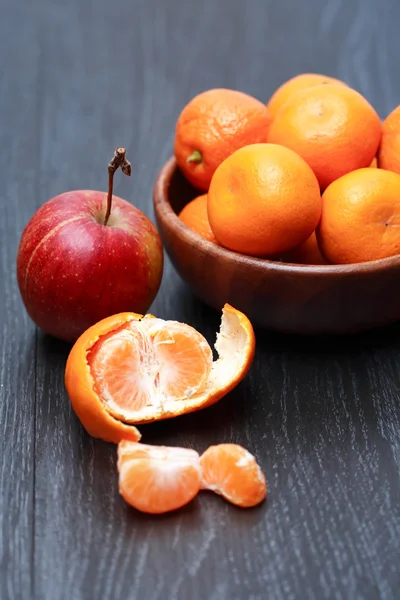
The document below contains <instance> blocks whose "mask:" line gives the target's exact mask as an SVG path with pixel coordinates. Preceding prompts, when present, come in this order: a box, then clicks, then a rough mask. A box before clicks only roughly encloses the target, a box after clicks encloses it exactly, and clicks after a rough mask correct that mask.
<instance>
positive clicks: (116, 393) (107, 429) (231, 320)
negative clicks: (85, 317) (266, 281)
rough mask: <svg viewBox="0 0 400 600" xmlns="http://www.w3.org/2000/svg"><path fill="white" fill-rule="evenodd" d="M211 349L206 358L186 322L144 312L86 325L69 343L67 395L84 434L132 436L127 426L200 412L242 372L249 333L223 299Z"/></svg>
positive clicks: (247, 361)
mask: <svg viewBox="0 0 400 600" xmlns="http://www.w3.org/2000/svg"><path fill="white" fill-rule="evenodd" d="M140 319H141V320H140ZM114 338H115V340H114ZM171 342H172V343H171ZM132 346H133V348H132ZM215 348H216V350H217V353H218V359H217V360H216V361H214V362H212V353H211V349H210V348H209V347H208V345H207V342H206V340H205V339H204V338H203V336H201V334H200V333H198V332H197V331H196V330H194V329H193V328H191V327H189V326H188V325H183V324H179V323H176V322H175V321H163V320H161V319H156V318H155V317H151V315H147V316H145V317H143V318H142V317H140V315H135V314H133V313H123V314H121V315H115V316H113V317H109V318H108V319H104V320H103V321H100V322H99V323H97V324H96V325H93V326H92V327H91V328H89V329H88V330H87V331H86V332H85V333H84V334H83V335H82V336H81V337H80V338H79V339H78V340H77V342H76V343H75V345H74V346H73V348H72V350H71V352H70V355H69V357H68V361H67V368H66V373H65V384H66V388H67V392H68V395H69V397H70V400H71V403H72V406H73V408H74V410H75V412H76V414H77V415H78V417H79V418H80V420H81V422H82V424H83V425H84V427H85V428H86V430H87V431H88V432H89V433H90V434H91V435H93V436H94V437H100V438H102V439H104V440H106V441H113V442H115V443H118V442H120V441H121V440H122V439H124V438H126V439H134V440H136V439H139V436H140V434H139V432H138V431H137V429H135V428H133V427H131V426H130V425H129V424H130V423H135V424H139V423H150V422H153V421H158V420H161V419H168V418H172V417H177V416H178V415H181V414H185V413H190V412H193V411H196V410H200V409H201V408H205V407H206V406H210V405H211V404H214V403H215V402H217V401H218V400H220V398H222V397H223V396H225V395H226V394H227V393H228V392H230V391H231V390H232V389H233V388H234V387H235V386H236V385H238V383H239V382H240V381H241V380H242V379H243V378H244V377H245V375H246V374H247V372H248V370H249V369H250V366H251V363H252V361H253V358H254V351H255V336H254V331H253V327H252V325H251V323H250V321H249V320H248V319H247V317H246V316H245V315H244V314H243V313H241V312H240V311H238V310H236V309H235V308H233V307H232V306H230V305H229V304H225V306H224V308H223V310H222V319H221V327H220V331H219V333H218V334H217V340H216V343H215ZM109 360H110V364H109ZM155 367H156V369H158V375H157V373H155V371H152V369H154V368H155ZM134 432H136V433H135V434H134ZM135 436H136V437H135Z"/></svg>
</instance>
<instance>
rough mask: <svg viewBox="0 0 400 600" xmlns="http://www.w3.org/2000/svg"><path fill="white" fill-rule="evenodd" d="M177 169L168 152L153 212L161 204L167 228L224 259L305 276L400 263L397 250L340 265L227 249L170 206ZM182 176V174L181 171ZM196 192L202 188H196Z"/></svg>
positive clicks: (375, 269)
mask: <svg viewBox="0 0 400 600" xmlns="http://www.w3.org/2000/svg"><path fill="white" fill-rule="evenodd" d="M176 170H179V167H178V164H177V162H176V159H175V157H174V156H171V157H170V158H169V159H168V160H167V161H166V162H165V163H164V164H163V166H162V167H161V169H160V170H159V172H158V174H157V177H156V180H155V183H154V189H153V203H154V209H155V211H156V213H157V205H160V206H162V208H163V212H164V215H165V216H166V217H167V218H168V219H169V221H170V225H171V228H173V229H174V230H175V231H176V232H179V234H180V235H181V236H183V237H184V238H185V239H186V241H187V242H188V243H191V244H197V245H199V244H200V245H201V246H202V248H203V249H204V250H205V251H207V250H208V251H209V252H210V254H213V255H218V256H220V257H221V258H223V259H225V260H232V261H235V262H239V263H241V264H243V265H251V266H253V267H257V268H259V269H260V268H265V269H267V270H268V271H271V270H272V271H276V272H279V273H282V274H287V275H290V274H294V273H296V274H298V275H305V276H310V275H311V276H312V275H330V276H343V275H354V273H355V272H356V273H360V274H361V273H365V274H371V273H379V272H385V271H390V270H391V269H393V268H394V267H400V254H395V255H394V256H389V257H387V258H380V259H377V260H370V261H365V262H358V263H349V264H344V265H302V264H297V263H289V262H279V261H274V260H269V259H268V258H257V257H254V256H247V255H246V254H242V253H240V252H234V251H233V250H228V249H227V248H224V247H223V246H217V245H216V244H214V243H213V242H210V241H208V240H206V239H205V238H203V237H201V236H200V235H199V234H197V233H195V232H194V231H192V230H191V229H189V227H187V226H186V225H185V224H184V223H183V222H182V221H181V220H180V218H179V216H178V215H177V214H176V212H175V211H174V209H173V208H172V206H171V203H170V201H169V198H168V194H167V193H166V191H167V189H168V186H169V182H170V180H171V178H172V175H173V173H174V172H175V171H176ZM182 176H183V177H184V175H183V174H182ZM198 192H199V195H201V194H204V193H206V192H202V191H201V190H198Z"/></svg>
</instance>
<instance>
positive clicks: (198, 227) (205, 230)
mask: <svg viewBox="0 0 400 600" xmlns="http://www.w3.org/2000/svg"><path fill="white" fill-rule="evenodd" d="M179 218H180V219H181V221H183V222H184V223H185V225H186V226H187V227H189V229H191V230H192V231H194V232H195V233H198V234H199V235H201V236H202V237H203V238H205V239H206V240H208V241H209V242H214V244H217V243H218V242H217V240H216V238H215V235H214V234H213V232H212V229H211V227H210V222H209V220H208V214H207V194H203V195H202V196H197V198H195V199H194V200H191V201H190V202H189V203H188V204H186V206H184V207H183V209H182V210H181V212H180V213H179Z"/></svg>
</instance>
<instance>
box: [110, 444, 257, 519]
mask: <svg viewBox="0 0 400 600" xmlns="http://www.w3.org/2000/svg"><path fill="white" fill-rule="evenodd" d="M118 472H119V491H120V494H121V495H122V496H123V498H124V499H125V500H126V502H128V504H130V505H131V506H133V507H134V508H136V509H137V510H140V511H142V512H146V513H153V514H158V513H165V512H169V511H171V510H175V509H177V508H180V507H181V506H184V505H185V504H187V503H188V502H190V501H191V500H192V499H193V498H194V497H195V496H197V494H198V492H199V491H200V489H208V490H211V491H214V492H216V493H217V494H220V495H222V496H223V497H224V498H225V499H226V500H228V501H229V502H231V503H232V504H236V505H237V506H241V507H251V506H255V505H256V504H259V503H260V502H262V501H263V500H264V498H265V496H266V493H267V486H266V481H265V477H264V475H263V473H262V471H261V469H260V467H259V466H258V464H257V463H256V460H255V458H254V456H252V455H251V454H250V453H249V452H248V451H247V450H245V448H242V447H241V446H238V445H236V444H219V445H218V446H211V447H210V448H208V450H206V451H205V452H204V454H203V455H202V456H201V457H200V456H199V454H198V453H197V452H196V451H195V450H191V449H188V448H173V447H166V446H148V445H145V444H138V443H136V442H129V441H126V440H123V441H122V442H120V443H119V445H118Z"/></svg>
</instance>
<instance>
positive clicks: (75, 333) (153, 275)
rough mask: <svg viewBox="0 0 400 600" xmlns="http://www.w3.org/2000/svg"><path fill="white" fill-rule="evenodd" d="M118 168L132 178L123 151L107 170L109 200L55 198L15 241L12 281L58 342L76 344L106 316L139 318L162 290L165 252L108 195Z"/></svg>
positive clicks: (141, 220)
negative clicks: (127, 314) (127, 313)
mask: <svg viewBox="0 0 400 600" xmlns="http://www.w3.org/2000/svg"><path fill="white" fill-rule="evenodd" d="M119 166H121V168H122V170H123V171H124V173H126V174H127V175H130V164H129V162H128V161H127V160H126V158H125V150H124V149H123V148H117V150H116V152H115V155H114V158H113V160H112V161H111V163H110V165H109V194H108V196H107V194H105V193H104V192H98V191H93V190H77V191H71V192H66V193H64V194H60V195H59V196H56V197H54V198H52V199H51V200H49V201H48V202H46V203H45V204H44V205H43V206H42V207H41V208H39V210H38V211H37V212H36V213H35V214H34V215H33V217H32V219H31V220H30V221H29V223H28V225H27V226H26V228H25V230H24V232H23V234H22V237H21V241H20V245H19V249H18V257H17V277H18V285H19V289H20V292H21V296H22V299H23V301H24V304H25V307H26V309H27V311H28V313H29V315H30V316H31V318H32V319H33V321H34V322H35V323H36V324H37V325H38V326H39V327H40V328H41V329H43V330H44V331H45V332H47V333H49V334H51V335H53V336H55V337H58V338H61V339H63V340H67V341H74V340H76V338H77V337H79V335H80V334H81V333H83V331H85V330H86V329H87V328H88V327H89V326H90V325H93V323H96V322H97V321H99V320H100V319H103V318H104V317H107V316H109V315H112V314H116V313H119V312H125V311H132V312H137V313H140V314H144V313H145V312H146V311H147V310H148V308H149V306H150V304H151V303H152V301H153V300H154V298H155V296H156V294H157V291H158V288H159V286H160V282H161V277H162V269H163V250H162V245H161V240H160V237H159V235H158V232H157V230H156V228H155V226H154V225H153V223H152V222H151V221H150V220H149V219H148V218H147V217H146V216H145V215H144V214H143V213H142V212H141V211H140V210H138V209H137V208H135V207H134V206H132V205H131V204H129V203H128V202H126V201H125V200H122V199H121V198H118V197H117V196H113V195H112V187H113V175H114V172H115V171H116V169H117V168H118V167H119ZM110 211H111V212H110Z"/></svg>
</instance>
